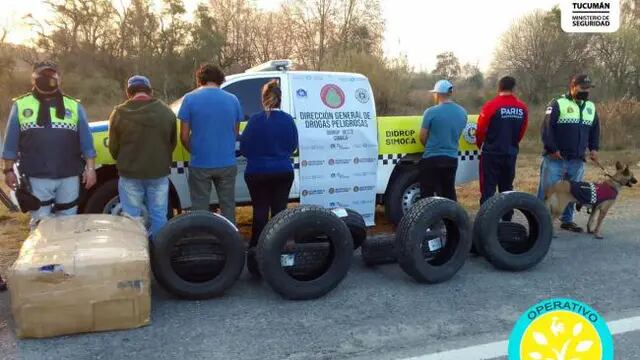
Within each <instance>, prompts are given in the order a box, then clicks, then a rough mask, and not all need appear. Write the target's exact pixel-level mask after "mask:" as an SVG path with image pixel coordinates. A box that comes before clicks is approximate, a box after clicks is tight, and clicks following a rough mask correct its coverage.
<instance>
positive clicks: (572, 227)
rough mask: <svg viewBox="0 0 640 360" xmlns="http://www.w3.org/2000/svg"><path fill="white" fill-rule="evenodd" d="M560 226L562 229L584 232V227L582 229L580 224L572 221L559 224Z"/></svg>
mask: <svg viewBox="0 0 640 360" xmlns="http://www.w3.org/2000/svg"><path fill="white" fill-rule="evenodd" d="M560 228H561V229H563V230H567V231H572V232H576V233H581V232H584V229H582V228H581V227H580V226H578V225H577V224H576V223H574V222H567V223H562V225H560Z"/></svg>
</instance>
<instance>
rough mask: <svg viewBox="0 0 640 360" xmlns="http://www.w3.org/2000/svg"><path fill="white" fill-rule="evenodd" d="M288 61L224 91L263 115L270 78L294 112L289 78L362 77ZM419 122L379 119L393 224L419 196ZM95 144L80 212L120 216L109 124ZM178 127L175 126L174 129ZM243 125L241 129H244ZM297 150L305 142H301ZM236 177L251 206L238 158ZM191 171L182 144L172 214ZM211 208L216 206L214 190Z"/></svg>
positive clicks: (466, 169) (467, 133) (232, 81)
mask: <svg viewBox="0 0 640 360" xmlns="http://www.w3.org/2000/svg"><path fill="white" fill-rule="evenodd" d="M291 65H292V62H291V61H290V60H275V61H271V62H268V63H265V64H263V65H260V66H257V67H255V68H252V69H249V70H247V71H246V72H244V73H241V74H236V75H231V76H228V77H227V79H226V82H225V83H224V84H223V85H222V88H223V89H224V90H226V91H228V92H230V93H232V94H234V95H236V96H237V97H238V99H239V101H240V103H241V105H242V108H243V110H244V113H245V118H246V119H248V118H249V116H250V115H251V114H254V113H257V112H259V111H261V108H262V105H261V99H260V96H261V88H262V86H263V85H264V84H265V83H266V82H268V81H270V80H273V79H277V80H278V81H279V82H280V85H281V88H282V93H283V97H282V109H283V110H284V111H287V112H288V113H290V114H292V115H293V114H295V106H296V96H295V94H294V93H295V91H296V90H295V89H292V77H293V76H296V75H297V76H299V75H311V76H313V75H318V74H333V75H335V74H340V75H341V76H352V77H357V78H363V79H364V80H366V78H364V77H363V76H362V75H360V74H347V73H319V72H303V71H291V70H289V69H290V67H291ZM180 103H181V101H180V100H178V101H176V102H175V103H174V104H172V105H171V106H172V108H173V110H174V111H176V113H177V111H178V109H179V107H180ZM476 120H477V116H470V117H469V124H468V125H467V128H466V129H465V130H464V133H463V135H462V136H461V138H460V144H459V150H460V151H459V153H458V157H459V166H458V172H457V175H456V183H457V184H463V183H465V182H469V181H472V180H475V179H477V178H478V154H479V152H478V148H477V147H476V145H475V128H476ZM421 122H422V117H421V116H392V117H378V118H377V128H378V160H377V182H376V193H377V196H376V198H377V199H376V201H377V203H378V204H380V205H384V207H385V214H386V217H387V219H388V220H389V221H390V222H392V223H394V224H397V223H398V222H399V221H400V219H401V218H402V215H403V214H404V212H405V211H406V210H407V209H408V208H409V207H410V206H411V205H413V203H415V202H416V201H417V199H419V197H420V187H419V185H418V182H417V176H418V168H417V166H416V164H417V162H418V161H419V160H420V157H421V155H422V153H423V151H424V146H422V144H421V143H420V140H419V133H420V125H421ZM90 126H91V131H92V133H93V138H94V144H95V148H96V151H97V153H98V156H97V159H96V163H97V174H98V182H97V184H96V185H95V186H94V187H93V188H92V189H91V190H89V192H88V193H87V194H85V196H84V197H83V198H84V199H83V201H82V202H81V205H80V211H81V212H84V213H118V212H119V211H120V205H119V200H118V186H117V182H118V172H117V170H116V167H115V162H114V160H113V158H112V157H111V155H110V154H109V150H108V147H107V144H108V126H109V125H108V122H107V121H101V122H92V123H91V124H90ZM176 126H177V125H176ZM243 127H244V126H243V124H242V125H241V129H242V128H243ZM300 146H301V147H303V146H304V144H302V143H301V144H300ZM238 156H239V157H238V176H237V180H236V201H237V203H238V205H243V204H247V205H249V204H250V203H251V198H250V196H249V191H248V189H247V186H246V184H245V182H244V176H243V172H244V168H245V165H246V159H244V158H242V157H241V156H240V155H238ZM292 161H293V163H294V168H295V174H296V176H295V181H294V183H293V186H292V188H291V194H290V199H291V200H292V201H294V200H296V199H299V198H300V177H299V161H298V158H297V157H294V158H293V159H292ZM188 171H189V153H188V152H187V151H186V150H185V149H184V147H183V146H182V145H178V146H177V147H176V149H175V151H174V153H173V164H172V169H171V175H170V182H171V183H170V199H169V200H170V201H169V202H170V206H171V208H172V212H180V211H181V210H183V209H188V208H189V207H190V206H191V201H190V198H189V187H188V185H187V175H188ZM211 204H212V205H216V204H217V199H216V197H215V192H214V194H213V195H212V199H211Z"/></svg>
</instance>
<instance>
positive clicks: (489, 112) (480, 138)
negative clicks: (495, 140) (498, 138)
mask: <svg viewBox="0 0 640 360" xmlns="http://www.w3.org/2000/svg"><path fill="white" fill-rule="evenodd" d="M493 112H494V110H493V100H492V101H489V102H487V103H485V104H484V106H482V109H481V110H480V116H478V124H477V127H476V145H478V148H482V144H483V143H484V139H485V137H486V136H487V131H488V129H489V124H490V123H491V118H492V117H493Z"/></svg>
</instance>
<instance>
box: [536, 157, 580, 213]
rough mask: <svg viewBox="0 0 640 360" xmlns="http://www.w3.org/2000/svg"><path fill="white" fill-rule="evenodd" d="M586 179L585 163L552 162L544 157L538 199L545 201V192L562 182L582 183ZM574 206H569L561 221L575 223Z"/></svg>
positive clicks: (575, 161) (576, 161)
mask: <svg viewBox="0 0 640 360" xmlns="http://www.w3.org/2000/svg"><path fill="white" fill-rule="evenodd" d="M583 177H584V161H582V160H552V159H550V158H549V157H547V156H543V157H542V164H541V165H540V185H539V186H538V198H539V199H540V200H544V192H545V190H546V189H547V188H548V187H549V186H551V185H553V184H555V183H557V182H558V181H560V180H571V181H582V178H583ZM573 212H574V204H573V203H571V204H569V205H567V208H566V209H565V210H564V212H563V213H562V216H561V217H560V221H562V222H563V223H570V222H573Z"/></svg>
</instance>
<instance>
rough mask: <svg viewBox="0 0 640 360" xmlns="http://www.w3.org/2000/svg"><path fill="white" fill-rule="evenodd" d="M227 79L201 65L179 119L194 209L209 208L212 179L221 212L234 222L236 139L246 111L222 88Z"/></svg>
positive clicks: (210, 66)
mask: <svg viewBox="0 0 640 360" xmlns="http://www.w3.org/2000/svg"><path fill="white" fill-rule="evenodd" d="M224 80H225V78H224V73H223V72H222V71H221V70H220V68H218V67H217V66H215V65H211V64H203V65H201V66H200V68H199V69H198V70H197V71H196V81H197V83H198V85H199V87H198V88H197V89H195V90H194V91H192V92H190V93H188V94H187V95H185V96H184V99H183V101H182V105H181V106H180V111H179V112H178V118H179V119H180V140H182V144H183V145H184V147H185V148H186V149H187V151H189V152H190V153H191V159H190V161H189V191H190V193H191V208H192V209H194V210H207V209H209V199H210V198H211V183H212V182H213V184H214V185H215V188H216V192H217V194H218V200H219V203H220V210H221V212H222V215H223V216H224V217H226V218H227V219H229V221H231V222H233V223H234V224H235V219H236V215H235V213H236V209H235V207H236V202H235V183H236V174H237V172H238V170H237V166H236V139H237V137H238V130H239V125H240V121H242V120H243V118H244V114H243V112H242V107H241V106H240V102H239V101H238V98H236V97H235V95H233V94H230V93H228V92H226V91H224V90H222V89H220V85H222V83H224Z"/></svg>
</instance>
